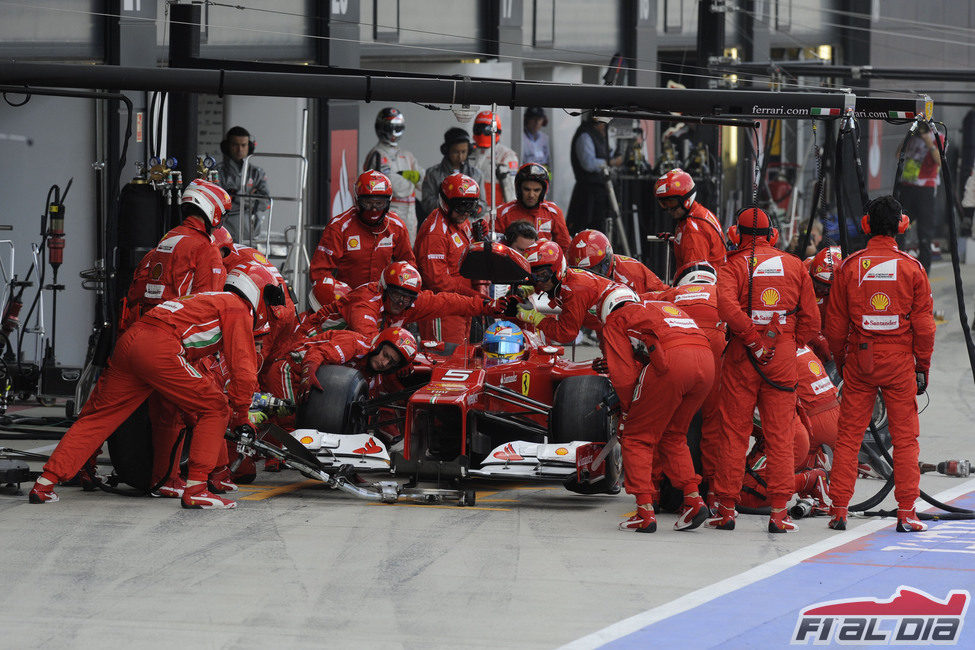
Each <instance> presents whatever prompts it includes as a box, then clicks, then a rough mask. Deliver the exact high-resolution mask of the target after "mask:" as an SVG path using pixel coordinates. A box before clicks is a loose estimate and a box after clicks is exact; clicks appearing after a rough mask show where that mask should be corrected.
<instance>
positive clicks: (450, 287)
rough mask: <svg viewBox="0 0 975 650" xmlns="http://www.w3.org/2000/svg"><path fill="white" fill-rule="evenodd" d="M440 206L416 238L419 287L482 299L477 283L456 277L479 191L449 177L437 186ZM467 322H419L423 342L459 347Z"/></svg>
mask: <svg viewBox="0 0 975 650" xmlns="http://www.w3.org/2000/svg"><path fill="white" fill-rule="evenodd" d="M439 193H440V204H439V207H437V209H436V210H434V211H433V212H431V213H430V216H428V217H427V218H426V220H425V221H424V222H423V227H422V228H420V232H419V234H417V237H416V257H417V259H418V260H419V264H418V265H417V266H418V268H419V271H420V275H421V277H422V278H423V286H425V287H426V288H427V289H429V290H431V291H434V292H438V293H439V292H442V291H449V292H452V293H458V294H461V295H463V296H473V297H476V298H481V297H483V294H482V293H481V290H480V286H481V285H480V283H477V282H475V281H473V280H468V279H467V278H465V277H463V276H462V275H461V274H460V262H461V260H462V259H463V257H464V253H465V252H466V251H467V247H468V246H469V245H470V243H471V242H472V241H474V232H473V230H472V227H471V222H470V218H471V217H472V216H476V215H478V214H479V213H480V210H481V206H480V203H479V201H478V196H479V195H480V189H479V188H478V185H477V182H476V181H475V180H474V179H473V178H471V177H470V176H466V175H464V174H459V173H458V174H451V175H450V176H448V177H447V178H445V179H444V181H443V183H442V184H441V185H440V190H439ZM470 327H471V323H470V319H469V318H464V317H463V316H443V317H437V318H428V319H426V320H424V321H422V322H420V336H421V337H422V338H423V339H425V340H431V341H444V342H446V343H462V342H464V341H466V340H467V337H468V335H469V334H470Z"/></svg>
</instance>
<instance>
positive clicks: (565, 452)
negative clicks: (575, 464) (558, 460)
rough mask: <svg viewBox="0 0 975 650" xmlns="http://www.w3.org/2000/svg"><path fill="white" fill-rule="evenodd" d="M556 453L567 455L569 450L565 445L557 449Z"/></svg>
mask: <svg viewBox="0 0 975 650" xmlns="http://www.w3.org/2000/svg"><path fill="white" fill-rule="evenodd" d="M555 453H556V455H558V456H567V455H568V454H569V450H568V449H566V448H565V447H559V448H558V449H556V450H555Z"/></svg>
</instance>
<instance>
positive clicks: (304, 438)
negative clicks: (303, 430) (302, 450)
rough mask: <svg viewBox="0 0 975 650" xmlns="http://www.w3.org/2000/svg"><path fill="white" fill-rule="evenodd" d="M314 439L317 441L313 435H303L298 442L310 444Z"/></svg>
mask: <svg viewBox="0 0 975 650" xmlns="http://www.w3.org/2000/svg"><path fill="white" fill-rule="evenodd" d="M314 441H315V439H314V438H312V437H311V436H301V439H300V440H298V442H300V443H301V444H303V445H310V444H311V443H313V442H314Z"/></svg>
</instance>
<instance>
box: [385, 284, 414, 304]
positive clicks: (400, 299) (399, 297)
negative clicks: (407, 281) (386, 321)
mask: <svg viewBox="0 0 975 650" xmlns="http://www.w3.org/2000/svg"><path fill="white" fill-rule="evenodd" d="M416 296H417V294H415V293H413V292H412V291H407V290H406V289H401V288H400V287H386V298H387V299H388V300H389V301H390V302H391V303H393V304H394V305H396V306H397V307H401V308H403V309H406V308H408V307H411V306H412V305H413V303H414V302H415V301H416Z"/></svg>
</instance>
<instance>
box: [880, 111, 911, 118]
mask: <svg viewBox="0 0 975 650" xmlns="http://www.w3.org/2000/svg"><path fill="white" fill-rule="evenodd" d="M887 117H889V118H891V119H898V120H913V119H914V113H911V112H909V111H887Z"/></svg>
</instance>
